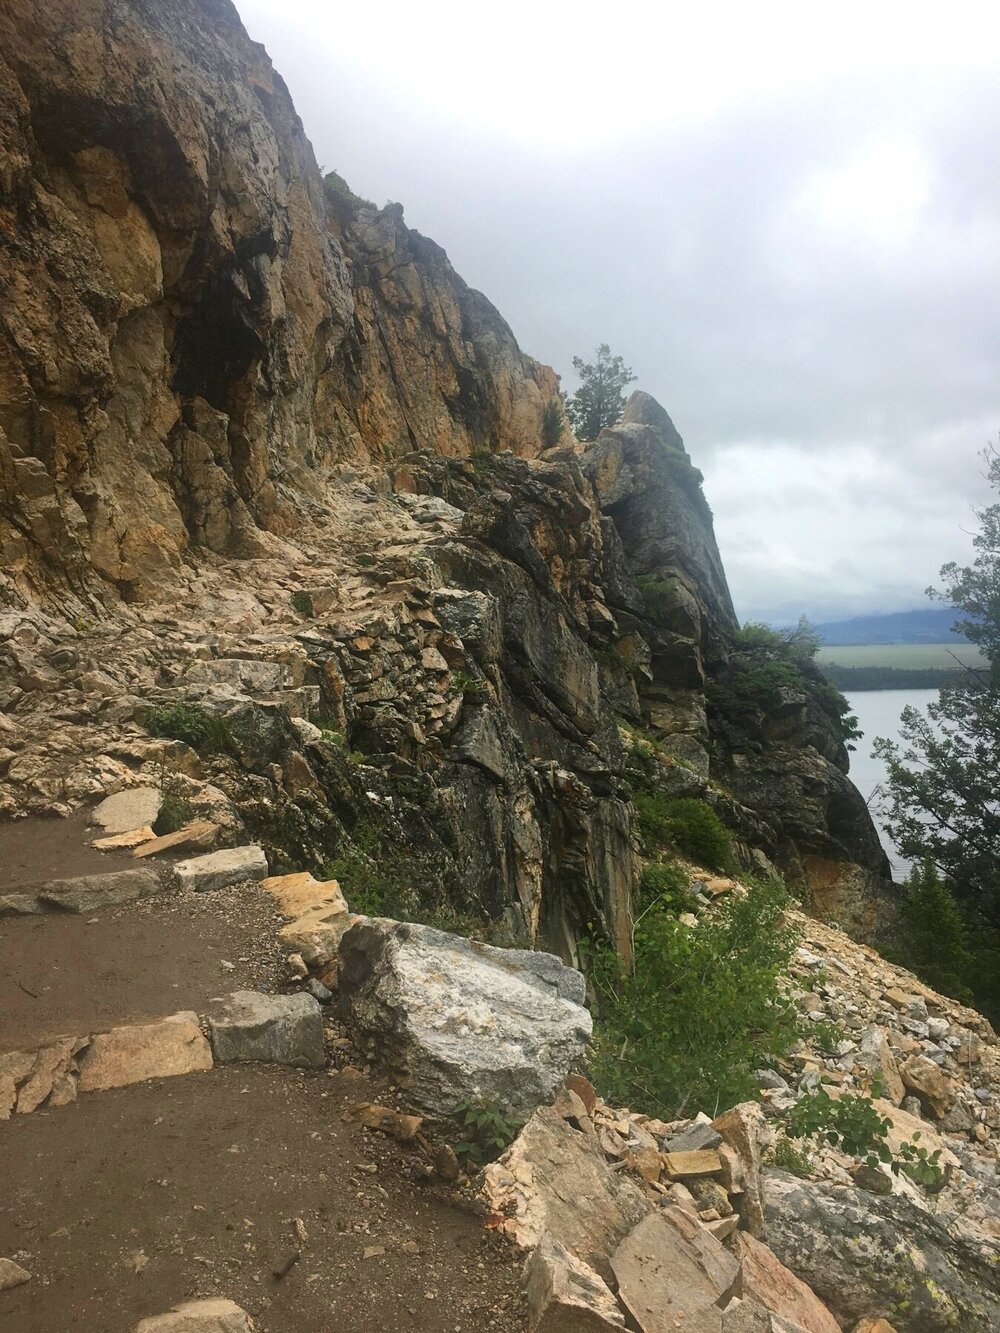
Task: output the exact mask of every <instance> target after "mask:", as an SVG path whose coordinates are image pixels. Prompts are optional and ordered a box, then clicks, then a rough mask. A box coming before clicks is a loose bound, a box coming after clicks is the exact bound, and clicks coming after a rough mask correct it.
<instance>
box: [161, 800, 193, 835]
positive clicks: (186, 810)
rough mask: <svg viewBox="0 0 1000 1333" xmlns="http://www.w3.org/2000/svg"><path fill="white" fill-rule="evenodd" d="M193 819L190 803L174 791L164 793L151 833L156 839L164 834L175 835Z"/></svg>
mask: <svg viewBox="0 0 1000 1333" xmlns="http://www.w3.org/2000/svg"><path fill="white" fill-rule="evenodd" d="M193 818H194V807H193V806H192V805H191V802H190V801H189V800H187V799H186V798H185V797H183V796H181V795H180V794H179V793H178V792H175V791H164V793H163V796H162V798H161V800H160V813H159V814H158V815H157V816H156V821H155V823H154V824H153V832H154V833H155V834H156V836H157V837H158V838H162V837H163V835H164V834H165V833H176V832H177V830H178V829H179V828H183V827H184V825H185V824H187V823H189V822H190V821H191V820H192V819H193Z"/></svg>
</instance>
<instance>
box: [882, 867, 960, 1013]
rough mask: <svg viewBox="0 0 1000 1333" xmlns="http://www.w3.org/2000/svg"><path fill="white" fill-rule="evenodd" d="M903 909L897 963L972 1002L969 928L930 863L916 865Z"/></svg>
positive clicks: (911, 874) (932, 983)
mask: <svg viewBox="0 0 1000 1333" xmlns="http://www.w3.org/2000/svg"><path fill="white" fill-rule="evenodd" d="M906 887H907V894H906V898H905V900H904V902H903V905H902V907H901V909H900V921H899V925H900V930H899V941H898V948H897V949H896V950H895V951H894V953H895V958H896V961H897V962H899V963H901V964H902V965H903V967H908V968H909V969H910V971H911V972H916V974H917V976H918V977H920V979H921V981H926V983H927V985H928V986H933V987H934V989H935V990H939V991H941V992H942V993H943V994H945V995H951V996H952V997H953V998H954V999H956V1000H970V999H971V998H972V992H971V991H970V989H969V987H968V985H967V980H968V977H969V971H970V968H971V966H972V954H971V953H970V951H969V947H968V932H967V929H966V925H965V921H964V920H963V918H962V913H961V912H960V911H959V908H958V904H957V903H956V902H955V899H954V897H953V896H952V894H951V893H950V891H949V889H948V886H947V885H946V884H945V883H944V882H943V880H942V879H941V877H940V876H939V875H938V873H937V871H936V870H935V869H934V866H933V865H932V863H931V862H930V861H924V862H923V864H922V865H920V866H914V868H913V870H912V871H911V872H910V876H909V879H908V880H907V881H906Z"/></svg>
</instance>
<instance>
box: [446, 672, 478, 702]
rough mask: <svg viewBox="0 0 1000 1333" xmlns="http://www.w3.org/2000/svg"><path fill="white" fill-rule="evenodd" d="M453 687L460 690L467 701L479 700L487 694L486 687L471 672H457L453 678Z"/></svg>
mask: <svg viewBox="0 0 1000 1333" xmlns="http://www.w3.org/2000/svg"><path fill="white" fill-rule="evenodd" d="M451 683H452V687H453V688H454V689H456V690H460V691H461V693H462V694H463V695H464V696H465V698H466V699H479V698H481V697H482V696H483V695H484V694H485V693H486V685H485V683H484V682H483V681H482V680H480V678H479V677H478V676H474V675H472V673H471V672H470V671H456V672H455V673H454V675H453V676H452V678H451Z"/></svg>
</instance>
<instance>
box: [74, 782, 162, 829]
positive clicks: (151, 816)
mask: <svg viewBox="0 0 1000 1333" xmlns="http://www.w3.org/2000/svg"><path fill="white" fill-rule="evenodd" d="M162 800H163V793H162V792H161V791H159V790H158V789H157V788H156V787H129V788H127V789H126V790H125V791H120V792H116V793H115V794H114V796H108V797H105V799H104V800H103V801H102V802H101V803H100V805H98V806H96V807H95V809H94V810H93V811H92V812H91V816H90V821H91V823H92V824H97V825H98V826H99V827H100V828H102V829H103V830H104V832H105V833H108V834H115V833H129V832H131V831H132V830H133V829H138V828H146V827H148V826H149V825H151V824H155V823H156V817H157V815H158V814H159V813H160V803H161V801H162Z"/></svg>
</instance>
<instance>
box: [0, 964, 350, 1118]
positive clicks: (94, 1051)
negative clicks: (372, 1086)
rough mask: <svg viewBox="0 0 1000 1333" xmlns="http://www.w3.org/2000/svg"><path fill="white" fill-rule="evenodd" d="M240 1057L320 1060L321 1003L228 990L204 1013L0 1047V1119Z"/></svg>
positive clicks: (305, 1064) (306, 1064)
mask: <svg viewBox="0 0 1000 1333" xmlns="http://www.w3.org/2000/svg"><path fill="white" fill-rule="evenodd" d="M206 1032H207V1033H208V1035H207V1036H206ZM248 1062H249V1063H257V1064H281V1065H291V1066H293V1067H295V1068H299V1069H317V1068H321V1067H322V1066H323V1065H324V1064H325V1063H326V1049H325V1039H324V1034H323V1011H322V1009H321V1007H320V1005H319V1003H318V1002H317V1001H316V1000H315V999H314V998H313V997H312V995H308V994H306V993H305V992H301V991H300V992H298V993H297V994H294V995H265V994H262V993H260V992H257V991H245V990H242V991H235V992H233V994H232V995H229V996H227V997H225V998H224V999H222V998H220V999H219V1000H217V1001H215V1002H214V1003H213V1006H212V1009H211V1011H210V1012H209V1014H208V1016H207V1017H205V1018H199V1016H198V1014H196V1013H195V1012H194V1010H187V1009H185V1010H181V1011H180V1012H179V1013H176V1014H168V1015H167V1016H166V1017H165V1018H160V1019H156V1020H154V1021H152V1022H148V1023H129V1024H125V1025H123V1026H121V1027H114V1028H111V1029H110V1030H109V1031H107V1032H98V1033H94V1034H92V1035H85V1036H79V1037H59V1038H57V1039H56V1040H55V1041H50V1042H47V1043H46V1044H45V1045H43V1046H39V1047H38V1048H37V1049H36V1050H29V1051H7V1052H6V1053H0V1120H9V1119H10V1117H11V1116H12V1115H15V1114H16V1115H26V1114H28V1113H29V1112H31V1111H35V1110H37V1109H38V1108H39V1107H41V1106H45V1107H56V1106H66V1105H68V1104H69V1103H70V1102H74V1101H76V1099H77V1096H78V1094H80V1093H84V1092H102V1091H104V1090H106V1089H108V1088H123V1087H128V1086H129V1085H130V1084H133V1083H143V1082H145V1081H146V1080H147V1079H151V1078H171V1077H176V1076H177V1075H180V1074H194V1073H201V1072H204V1071H205V1070H209V1069H211V1068H212V1067H213V1066H214V1065H216V1064H242V1063H248Z"/></svg>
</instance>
